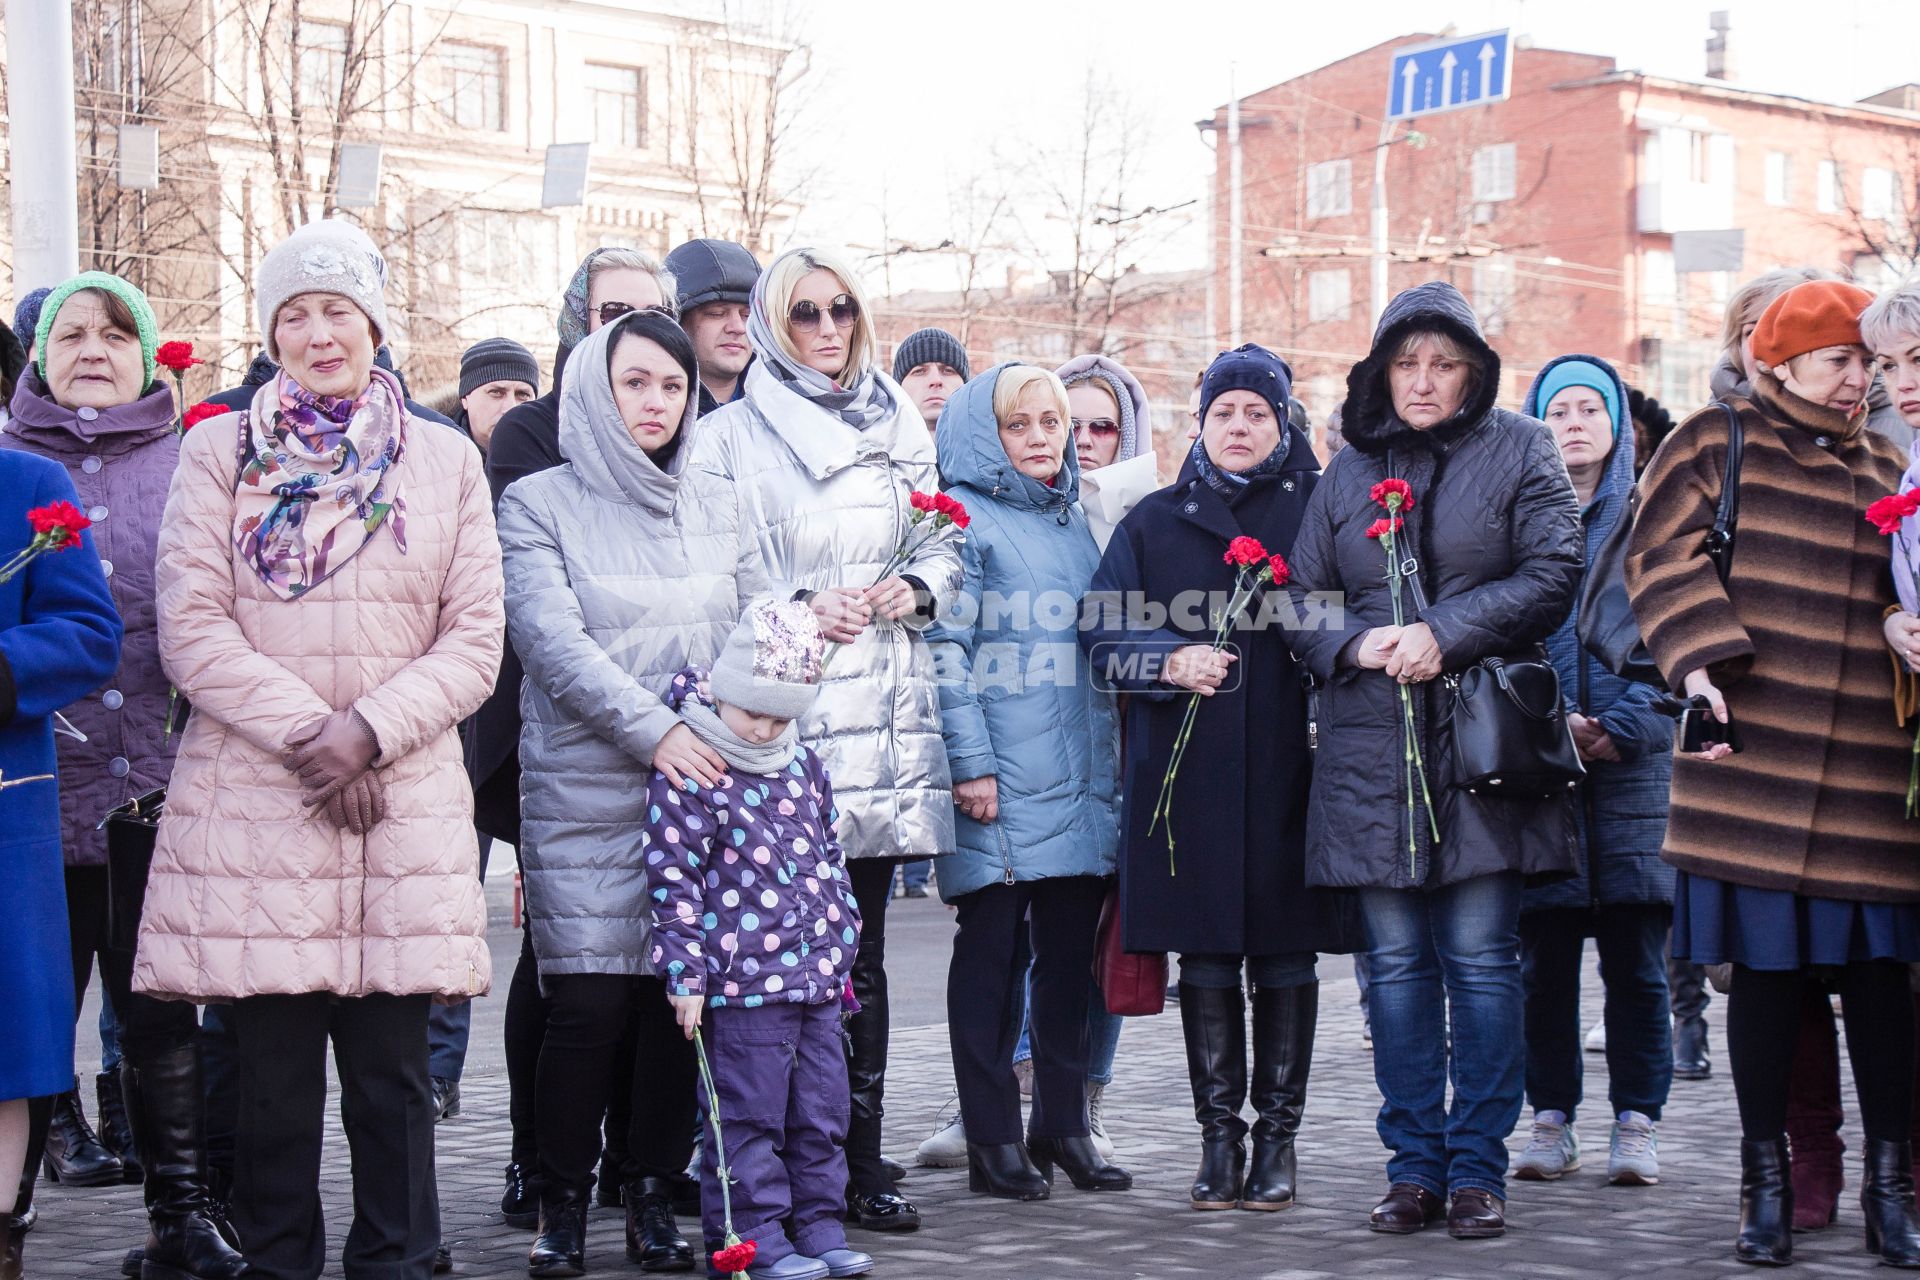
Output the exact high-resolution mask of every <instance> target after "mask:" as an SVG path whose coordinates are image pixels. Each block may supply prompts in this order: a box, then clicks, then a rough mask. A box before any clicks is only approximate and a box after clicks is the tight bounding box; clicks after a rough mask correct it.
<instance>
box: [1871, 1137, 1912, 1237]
mask: <svg viewBox="0 0 1920 1280" xmlns="http://www.w3.org/2000/svg"><path fill="white" fill-rule="evenodd" d="M1866 1154H1867V1177H1866V1181H1864V1182H1863V1183H1861V1185H1860V1209H1861V1212H1862V1213H1864V1214H1865V1215H1866V1218H1867V1252H1868V1253H1877V1254H1879V1255H1880V1261H1881V1263H1882V1264H1883V1265H1885V1266H1889V1267H1903V1268H1906V1269H1907V1270H1916V1269H1920V1220H1917V1219H1916V1218H1915V1216H1914V1210H1913V1144H1912V1143H1910V1142H1882V1141H1878V1140H1876V1139H1873V1138H1868V1139H1867V1153H1866Z"/></svg>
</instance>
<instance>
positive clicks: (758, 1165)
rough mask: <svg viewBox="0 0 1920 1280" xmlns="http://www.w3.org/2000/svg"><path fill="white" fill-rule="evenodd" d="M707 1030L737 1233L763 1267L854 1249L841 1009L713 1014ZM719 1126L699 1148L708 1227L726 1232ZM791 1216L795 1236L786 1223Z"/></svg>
mask: <svg viewBox="0 0 1920 1280" xmlns="http://www.w3.org/2000/svg"><path fill="white" fill-rule="evenodd" d="M706 1019H707V1030H706V1032H705V1037H706V1042H707V1052H708V1053H709V1054H710V1055H711V1065H712V1067H713V1081H714V1088H715V1089H716V1090H717V1091H718V1092H719V1095H720V1123H721V1136H722V1137H723V1139H724V1140H725V1142H726V1148H727V1163H728V1164H729V1165H730V1166H731V1167H732V1171H733V1184H732V1187H731V1188H730V1190H731V1192H732V1195H733V1229H734V1232H735V1233H736V1234H737V1235H739V1237H740V1238H741V1239H742V1240H752V1241H754V1242H755V1243H757V1244H758V1245H759V1255H758V1259H757V1261H759V1262H762V1263H766V1262H777V1261H779V1260H780V1259H781V1258H784V1257H787V1256H788V1255H789V1254H793V1253H800V1254H802V1255H804V1256H806V1257H809V1258H817V1257H819V1256H820V1255H821V1254H822V1253H823V1252H825V1251H827V1250H829V1249H844V1248H846V1247H847V1232H846V1228H845V1227H844V1226H842V1225H841V1217H840V1215H841V1213H842V1212H843V1211H844V1210H845V1209H846V1204H847V1157H846V1153H845V1152H844V1151H843V1150H842V1146H843V1144H844V1143H845V1141H846V1137H847V1113H848V1109H849V1104H848V1098H847V1058H846V1049H845V1048H844V1047H843V1045H842V1042H841V1038H840V1002H839V1001H837V1000H836V1001H834V1002H833V1003H831V1004H769V1005H761V1006H760V1007H758V1008H754V1009H746V1008H735V1007H732V1006H722V1007H720V1008H717V1009H716V1008H708V1009H707V1011H706ZM714 1148H715V1144H714V1142H713V1131H712V1129H711V1127H709V1128H708V1130H707V1140H706V1141H705V1142H704V1143H702V1144H701V1148H700V1225H701V1228H702V1230H703V1232H704V1234H705V1236H706V1241H707V1247H708V1249H710V1250H712V1249H718V1248H719V1247H720V1242H721V1241H722V1239H723V1238H724V1237H725V1235H726V1229H725V1227H724V1225H723V1219H722V1217H721V1212H720V1176H719V1172H718V1170H717V1168H716V1165H715V1157H716V1155H717V1152H716V1151H715V1149H714ZM789 1216H791V1217H792V1219H793V1239H791V1240H789V1239H788V1238H787V1234H786V1232H785V1231H784V1230H782V1228H781V1225H780V1224H781V1220H782V1219H784V1218H787V1217H789Z"/></svg>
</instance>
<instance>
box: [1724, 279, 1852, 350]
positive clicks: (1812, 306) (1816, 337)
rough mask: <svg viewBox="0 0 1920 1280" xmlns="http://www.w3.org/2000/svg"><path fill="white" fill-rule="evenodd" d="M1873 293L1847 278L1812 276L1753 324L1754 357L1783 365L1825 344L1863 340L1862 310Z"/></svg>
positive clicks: (1780, 299)
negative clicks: (1826, 278)
mask: <svg viewBox="0 0 1920 1280" xmlns="http://www.w3.org/2000/svg"><path fill="white" fill-rule="evenodd" d="M1872 302H1873V295H1872V294H1870V293H1868V292H1867V291H1866V290H1865V289H1862V288H1861V287H1860V286H1859V285H1854V284H1848V283H1846V282H1845V281H1844V280H1809V281H1807V282H1806V283H1804V284H1797V285H1795V286H1793V288H1791V289H1789V290H1787V291H1786V292H1785V293H1783V294H1781V295H1780V296H1779V297H1777V298H1775V299H1774V300H1773V302H1772V303H1771V304H1770V305H1769V306H1768V307H1767V309H1766V310H1765V311H1763V312H1761V313H1760V323H1759V324H1757V325H1755V326H1754V327H1753V341H1752V346H1753V358H1754V359H1755V360H1758V361H1759V362H1760V363H1761V364H1764V365H1776V366H1777V365H1783V364H1785V363H1786V362H1787V361H1789V360H1791V359H1793V358H1794V357H1795V356H1802V355H1805V354H1806V353H1807V352H1809V351H1818V350H1820V349H1821V348H1822V347H1847V346H1854V347H1857V346H1859V345H1860V313H1861V312H1863V311H1865V310H1866V309H1867V307H1868V306H1869V305H1870V304H1871V303H1872Z"/></svg>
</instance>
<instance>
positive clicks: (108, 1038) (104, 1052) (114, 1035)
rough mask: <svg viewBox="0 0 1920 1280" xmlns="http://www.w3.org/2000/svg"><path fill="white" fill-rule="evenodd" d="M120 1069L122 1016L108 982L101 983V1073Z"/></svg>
mask: <svg viewBox="0 0 1920 1280" xmlns="http://www.w3.org/2000/svg"><path fill="white" fill-rule="evenodd" d="M119 1069H120V1018H119V1015H118V1014H117V1013H116V1012H115V1011H114V1007H113V997H112V996H110V995H108V994H107V984H106V982H105V981H102V982H101V983H100V1074H101V1075H107V1074H108V1073H110V1072H114V1071H118V1070H119Z"/></svg>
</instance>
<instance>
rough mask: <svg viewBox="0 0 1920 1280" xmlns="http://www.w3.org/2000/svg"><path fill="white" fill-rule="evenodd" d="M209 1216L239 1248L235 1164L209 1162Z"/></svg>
mask: <svg viewBox="0 0 1920 1280" xmlns="http://www.w3.org/2000/svg"><path fill="white" fill-rule="evenodd" d="M202 1078H203V1079H204V1078H205V1077H204V1073H203V1075H202ZM207 1216H208V1217H210V1218H212V1219H213V1225H214V1226H216V1227H218V1228H219V1229H220V1238H221V1239H222V1240H225V1241H226V1242H227V1243H228V1244H230V1245H232V1246H233V1247H234V1248H236V1249H238V1248H239V1247H240V1233H239V1232H238V1231H236V1230H234V1228H233V1166H232V1165H230V1164H215V1163H213V1162H211V1161H209V1162H208V1164H207Z"/></svg>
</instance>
